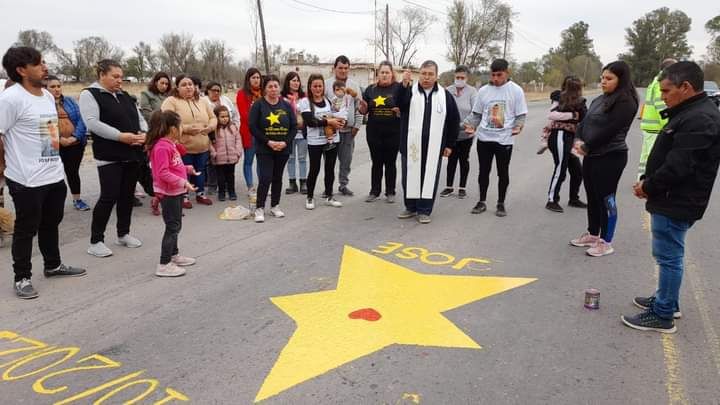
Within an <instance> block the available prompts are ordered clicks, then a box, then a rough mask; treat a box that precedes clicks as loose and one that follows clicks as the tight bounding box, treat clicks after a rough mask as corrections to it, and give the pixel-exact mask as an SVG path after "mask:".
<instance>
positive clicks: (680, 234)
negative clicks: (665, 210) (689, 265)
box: [652, 214, 693, 319]
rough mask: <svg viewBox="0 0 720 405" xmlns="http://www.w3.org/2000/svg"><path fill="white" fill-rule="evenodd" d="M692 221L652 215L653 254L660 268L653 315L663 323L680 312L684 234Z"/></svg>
mask: <svg viewBox="0 0 720 405" xmlns="http://www.w3.org/2000/svg"><path fill="white" fill-rule="evenodd" d="M692 225H693V222H692V221H683V220H677V219H672V218H668V217H666V216H664V215H660V214H652V253H653V256H654V257H655V261H657V264H658V267H659V268H660V277H659V280H658V289H657V292H656V293H655V304H653V308H652V310H653V312H654V313H655V314H656V315H657V316H659V317H660V318H663V319H673V312H675V311H677V310H678V308H679V305H678V300H679V298H680V284H681V283H682V276H683V270H684V265H683V259H684V257H685V234H686V233H687V231H688V229H690V227H691V226H692Z"/></svg>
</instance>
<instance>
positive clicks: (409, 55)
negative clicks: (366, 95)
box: [371, 6, 437, 66]
mask: <svg viewBox="0 0 720 405" xmlns="http://www.w3.org/2000/svg"><path fill="white" fill-rule="evenodd" d="M377 17H378V38H377V41H375V40H372V41H371V42H375V47H376V48H377V49H378V50H379V51H380V52H381V54H382V55H383V57H384V58H385V59H386V60H389V61H390V62H392V63H393V64H395V65H398V66H407V65H410V64H411V63H412V60H413V58H414V57H415V56H416V54H417V52H418V45H419V41H420V39H421V38H422V37H423V36H424V35H425V34H426V33H427V31H428V29H429V28H430V26H431V25H432V24H433V23H434V22H435V21H436V20H437V19H436V18H435V16H433V15H430V14H429V13H428V12H427V11H425V10H424V9H422V8H419V7H410V6H406V7H404V8H402V9H400V10H397V11H395V12H394V13H393V15H392V16H390V17H389V18H388V20H389V22H390V24H389V25H390V26H389V29H387V30H386V24H385V20H386V18H385V12H384V11H382V12H381V11H378V16H377ZM386 32H389V35H390V49H386V48H387V47H386V46H385V44H386V40H387V36H386Z"/></svg>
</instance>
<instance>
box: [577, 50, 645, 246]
mask: <svg viewBox="0 0 720 405" xmlns="http://www.w3.org/2000/svg"><path fill="white" fill-rule="evenodd" d="M600 84H601V86H602V91H603V94H602V95H601V96H599V97H597V98H596V99H595V100H593V102H592V104H590V108H589V109H588V112H587V116H586V117H585V119H584V120H583V121H582V122H581V123H580V125H579V126H578V129H577V134H576V141H575V145H574V147H573V151H574V153H576V154H578V155H581V156H584V157H585V158H584V160H583V181H584V182H585V193H586V194H587V198H588V209H587V215H588V228H587V232H585V233H584V234H582V235H581V236H580V237H579V238H577V239H573V240H572V241H570V244H572V245H573V246H578V247H587V248H589V249H587V251H586V253H587V254H588V255H590V256H594V257H600V256H605V255H609V254H612V253H613V252H614V251H615V250H614V249H613V247H612V240H613V237H614V235H615V228H616V226H617V218H618V214H617V202H616V200H615V193H616V191H617V186H618V183H619V182H620V177H621V176H622V172H623V170H624V169H625V165H626V164H627V158H628V146H627V143H626V142H625V137H626V136H627V133H628V130H629V129H630V125H632V122H633V119H634V118H635V113H636V112H637V110H638V95H637V91H636V90H635V86H634V85H633V82H632V77H631V76H630V67H629V66H628V64H627V63H625V62H623V61H616V62H612V63H610V64H609V65H607V66H605V67H604V68H603V71H602V77H601V82H600Z"/></svg>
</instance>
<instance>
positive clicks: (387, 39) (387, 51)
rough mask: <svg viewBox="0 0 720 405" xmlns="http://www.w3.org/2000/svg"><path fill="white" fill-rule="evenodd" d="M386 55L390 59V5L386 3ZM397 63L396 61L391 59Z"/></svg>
mask: <svg viewBox="0 0 720 405" xmlns="http://www.w3.org/2000/svg"><path fill="white" fill-rule="evenodd" d="M385 56H387V59H388V60H390V5H389V4H387V3H385ZM391 62H393V63H395V61H391Z"/></svg>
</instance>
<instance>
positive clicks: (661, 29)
mask: <svg viewBox="0 0 720 405" xmlns="http://www.w3.org/2000/svg"><path fill="white" fill-rule="evenodd" d="M691 22H692V20H691V19H690V17H688V16H687V14H685V13H684V12H682V11H680V10H675V11H670V9H669V8H667V7H662V8H659V9H657V10H654V11H651V12H649V13H647V14H645V15H644V16H643V17H641V18H639V19H637V20H635V21H634V22H633V24H632V27H629V28H626V29H625V32H626V34H625V40H626V41H627V45H628V46H629V48H630V49H629V50H628V52H627V53H625V54H622V55H619V57H620V59H623V60H625V61H626V62H627V63H628V64H629V65H630V67H631V69H632V71H633V76H634V80H635V83H636V84H637V85H639V86H646V85H647V84H648V83H650V81H652V79H653V77H655V75H657V73H658V69H659V66H660V63H661V62H662V60H663V59H665V58H670V57H673V58H677V59H682V58H688V57H689V56H690V55H691V54H692V50H691V48H690V45H688V41H687V33H688V32H689V31H690V24H691Z"/></svg>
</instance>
